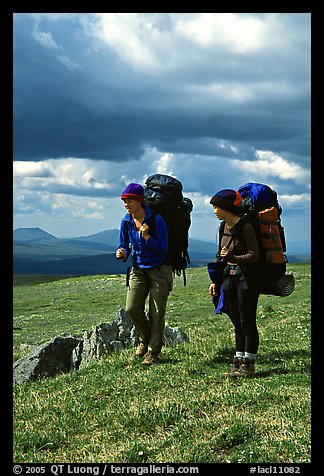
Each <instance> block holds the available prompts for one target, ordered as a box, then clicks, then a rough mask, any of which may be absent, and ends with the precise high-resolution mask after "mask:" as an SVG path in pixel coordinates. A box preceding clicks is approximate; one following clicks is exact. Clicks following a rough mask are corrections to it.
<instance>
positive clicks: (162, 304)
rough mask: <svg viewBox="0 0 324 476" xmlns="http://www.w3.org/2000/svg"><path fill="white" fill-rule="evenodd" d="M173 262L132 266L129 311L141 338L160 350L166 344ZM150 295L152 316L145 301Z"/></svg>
mask: <svg viewBox="0 0 324 476" xmlns="http://www.w3.org/2000/svg"><path fill="white" fill-rule="evenodd" d="M172 282H173V279H172V266H167V265H165V264H162V265H160V266H157V267H156V268H147V269H143V268H132V270H131V272H130V276H129V286H128V288H127V296H126V312H127V314H128V315H129V317H130V318H131V320H132V321H133V323H134V326H135V328H136V330H137V333H138V335H139V338H140V341H141V342H143V343H144V344H147V345H148V348H149V350H152V351H153V352H157V353H160V351H161V348H162V345H163V344H164V328H165V311H166V305H167V300H168V296H169V293H170V291H171V290H172ZM148 295H149V309H148V318H149V319H147V317H146V314H145V301H146V298H147V297H148Z"/></svg>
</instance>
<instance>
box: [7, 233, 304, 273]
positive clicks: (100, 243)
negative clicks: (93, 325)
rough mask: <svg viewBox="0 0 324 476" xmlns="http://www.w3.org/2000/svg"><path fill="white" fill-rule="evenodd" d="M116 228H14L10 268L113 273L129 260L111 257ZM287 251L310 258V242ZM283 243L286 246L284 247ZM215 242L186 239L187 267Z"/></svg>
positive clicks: (209, 253)
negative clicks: (67, 233) (85, 231)
mask: <svg viewBox="0 0 324 476" xmlns="http://www.w3.org/2000/svg"><path fill="white" fill-rule="evenodd" d="M118 234H119V230H116V229H113V230H105V231H102V232H100V233H95V234H93V235H89V236H81V237H76V238H57V237H55V236H53V235H51V234H49V233H47V232H46V231H44V230H41V229H40V228H18V229H16V230H14V233H13V238H14V244H13V255H14V256H13V258H14V259H13V267H14V273H17V274H69V275H73V274H75V275H77V274H79V275H82V274H116V273H125V272H126V269H127V267H128V266H129V264H130V263H128V262H127V263H123V262H120V261H118V260H116V258H115V250H116V247H117V243H118ZM288 246H289V253H287V256H288V260H289V261H290V262H298V261H302V262H307V261H310V244H309V243H308V242H293V243H292V244H289V245H288ZM288 246H287V247H288ZM216 251H217V247H216V243H211V242H206V241H201V240H195V239H189V256H190V265H189V266H204V265H206V263H207V262H208V261H213V260H214V258H215V255H216Z"/></svg>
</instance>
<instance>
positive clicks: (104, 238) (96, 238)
mask: <svg viewBox="0 0 324 476" xmlns="http://www.w3.org/2000/svg"><path fill="white" fill-rule="evenodd" d="M118 237H119V230H116V229H113V230H105V231H100V232H99V233H95V234H94V235H88V236H80V237H78V238H69V240H73V241H86V242H89V243H103V244H107V243H114V246H115V249H116V247H117V243H118Z"/></svg>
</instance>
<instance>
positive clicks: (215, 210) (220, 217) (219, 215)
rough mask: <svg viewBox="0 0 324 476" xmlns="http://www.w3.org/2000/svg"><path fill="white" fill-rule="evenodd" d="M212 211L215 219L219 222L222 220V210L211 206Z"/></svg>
mask: <svg viewBox="0 0 324 476" xmlns="http://www.w3.org/2000/svg"><path fill="white" fill-rule="evenodd" d="M213 209H214V214H215V215H216V217H217V218H218V219H219V220H224V218H225V216H224V212H225V210H223V209H222V208H219V207H215V206H214V205H213Z"/></svg>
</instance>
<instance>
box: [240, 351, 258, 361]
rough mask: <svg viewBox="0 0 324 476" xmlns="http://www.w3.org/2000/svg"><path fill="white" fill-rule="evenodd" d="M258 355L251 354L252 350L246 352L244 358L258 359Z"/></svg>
mask: <svg viewBox="0 0 324 476" xmlns="http://www.w3.org/2000/svg"><path fill="white" fill-rule="evenodd" d="M256 356H257V354H251V353H250V352H244V356H243V357H244V358H245V359H249V360H253V361H254V360H255V359H256Z"/></svg>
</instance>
